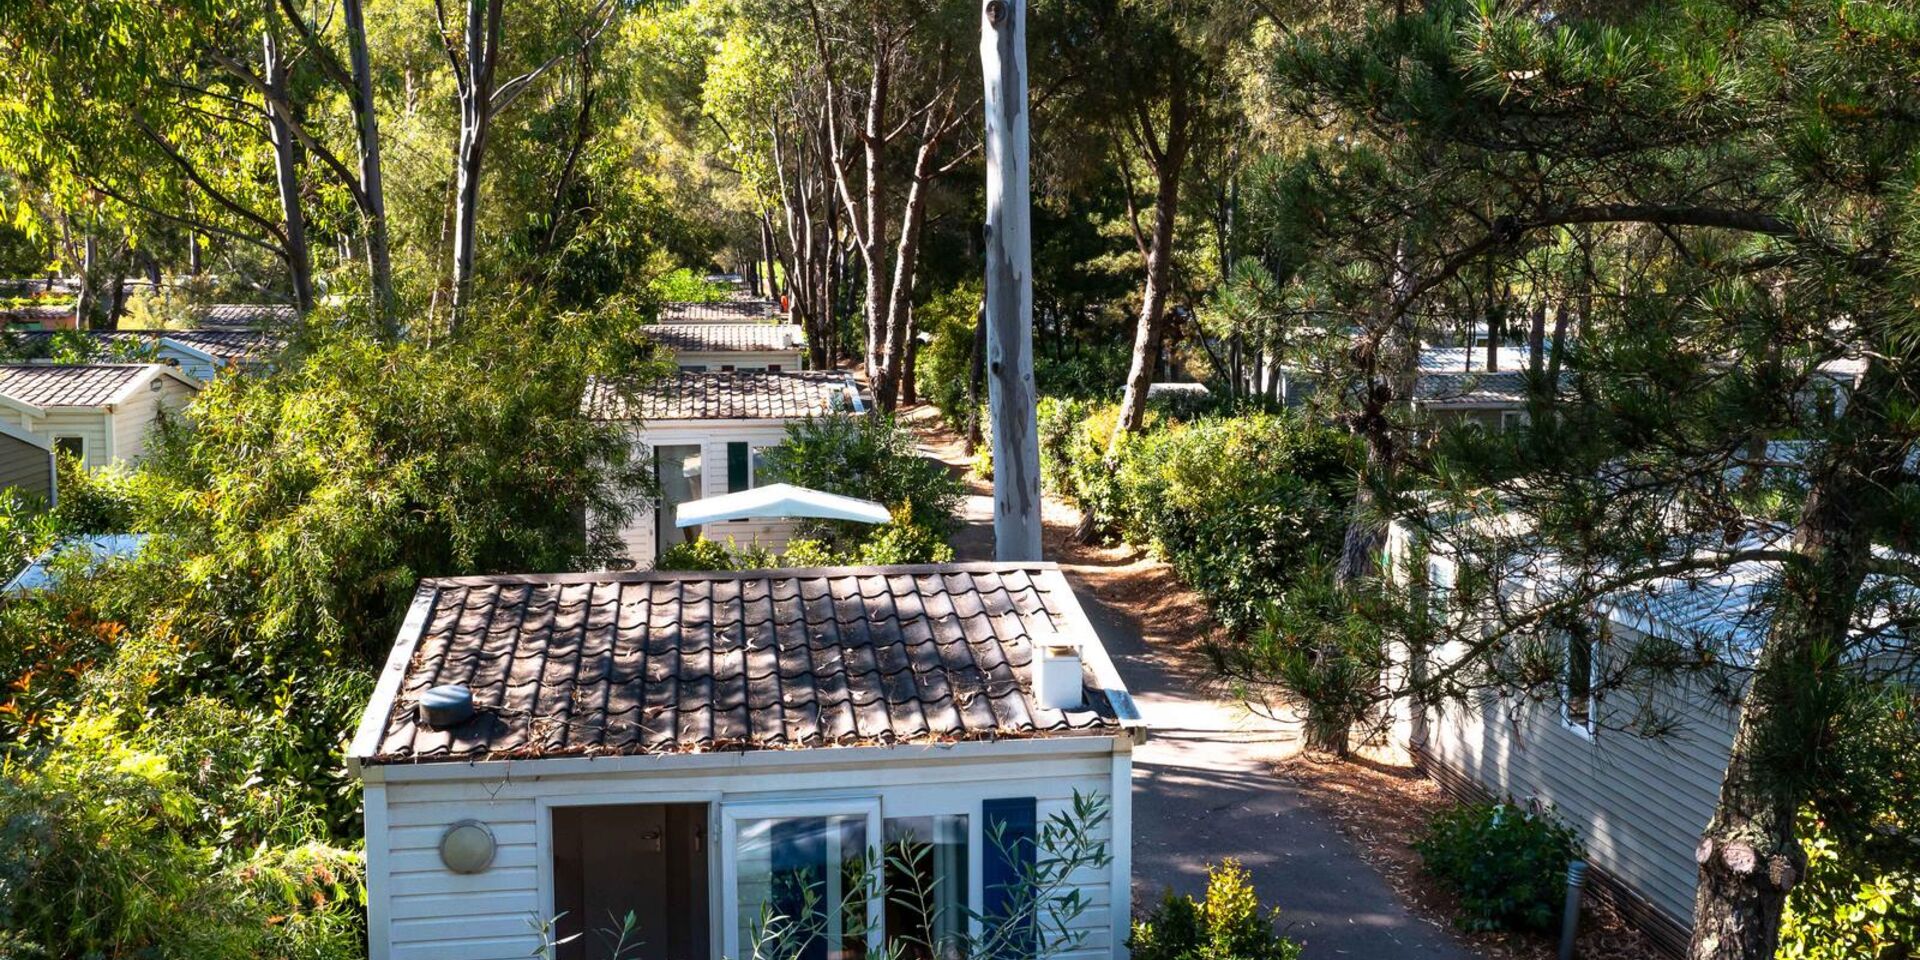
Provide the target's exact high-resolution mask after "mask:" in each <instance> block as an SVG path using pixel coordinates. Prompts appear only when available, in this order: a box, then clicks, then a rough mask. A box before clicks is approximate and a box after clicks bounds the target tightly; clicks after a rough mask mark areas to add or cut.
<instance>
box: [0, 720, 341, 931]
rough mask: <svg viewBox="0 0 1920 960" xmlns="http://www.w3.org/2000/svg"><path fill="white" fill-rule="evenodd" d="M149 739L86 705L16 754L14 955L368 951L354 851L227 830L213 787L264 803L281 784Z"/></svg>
mask: <svg viewBox="0 0 1920 960" xmlns="http://www.w3.org/2000/svg"><path fill="white" fill-rule="evenodd" d="M142 740H144V738H141V737H138V736H131V737H130V736H129V732H128V731H125V730H122V729H121V728H120V727H119V725H118V724H117V723H116V722H115V721H113V720H112V719H110V718H108V717H103V716H90V717H84V718H82V719H80V720H79V721H78V722H76V723H74V724H72V725H70V726H69V727H68V728H67V729H66V731H65V732H64V733H63V735H62V737H61V739H60V741H59V742H58V743H57V744H55V745H54V746H53V747H52V748H50V749H46V750H41V751H37V752H35V753H33V754H31V755H27V756H24V757H16V758H14V759H12V760H10V761H8V762H7V764H6V765H5V768H4V774H5V775H4V777H0V928H4V929H5V930H7V931H8V933H9V939H7V940H0V946H4V947H6V948H7V949H8V951H9V953H8V955H15V956H36V955H44V956H53V957H87V956H101V957H153V958H159V960H170V958H180V960H226V958H232V960H243V958H254V957H265V956H274V957H301V958H315V960H319V958H336V957H337V958H348V957H354V956H357V955H360V953H361V950H362V946H361V943H362V933H361V930H360V917H361V915H362V908H363V903H362V901H361V894H360V892H359V890H360V865H359V856H358V855H357V854H354V853H352V852H350V851H344V850H338V849H335V848H331V847H327V846H323V845H321V844H317V843H299V844H295V845H292V846H278V845H276V844H275V843H273V842H271V839H270V838H267V839H263V838H259V837H257V836H254V835H250V834H248V833H247V832H246V831H245V830H244V829H241V830H234V831H231V834H230V833H229V832H228V831H226V830H223V829H219V828H220V827H222V826H224V824H222V823H221V822H220V820H219V819H218V818H213V819H210V818H209V814H210V813H213V812H215V811H214V808H213V804H212V801H211V799H210V798H209V797H208V796H207V795H206V794H205V793H203V791H208V790H209V789H215V790H222V791H226V793H227V798H228V799H229V800H230V801H237V802H239V803H240V804H241V805H242V806H243V807H246V808H250V809H252V810H255V811H261V812H264V811H265V809H266V808H268V807H270V806H272V805H273V803H274V802H275V797H276V795H275V794H274V793H273V792H272V791H271V790H270V789H268V788H267V787H265V786H263V785H259V784H243V783H241V782H240V781H238V780H236V779H235V777H236V774H237V775H238V776H245V775H246V771H245V770H244V769H242V770H239V771H234V770H229V769H226V768H223V767H220V766H219V765H218V764H217V763H216V762H212V761H210V762H208V763H205V764H201V763H196V762H194V760H195V759H197V758H190V757H179V756H175V755H171V751H168V750H166V749H156V748H155V747H154V746H153V745H151V744H148V743H144V742H142ZM209 778H213V779H216V780H219V781H221V782H220V783H215V784H208V783H207V782H206V781H207V780H208V779H209ZM256 822H259V821H256ZM209 826H213V827H214V828H215V829H208V827H209Z"/></svg>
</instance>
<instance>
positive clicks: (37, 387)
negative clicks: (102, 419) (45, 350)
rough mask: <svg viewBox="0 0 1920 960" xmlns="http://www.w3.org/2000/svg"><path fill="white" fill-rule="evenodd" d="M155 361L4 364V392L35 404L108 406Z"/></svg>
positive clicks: (0, 374)
mask: <svg viewBox="0 0 1920 960" xmlns="http://www.w3.org/2000/svg"><path fill="white" fill-rule="evenodd" d="M167 369H168V368H167V367H166V366H165V365H162V364H153V363H77V364H53V363H8V364H0V396H5V397H7V398H8V399H11V400H16V401H18V402H20V403H24V404H27V405H29V406H34V407H41V408H46V407H104V406H106V405H107V404H109V403H112V402H114V398H116V397H118V396H119V395H120V394H121V392H122V391H124V390H126V389H127V388H128V387H131V386H133V385H134V384H135V383H138V382H139V381H142V380H145V379H146V378H147V377H149V376H151V375H152V374H153V373H154V372H155V371H156V370H160V371H164V370H167Z"/></svg>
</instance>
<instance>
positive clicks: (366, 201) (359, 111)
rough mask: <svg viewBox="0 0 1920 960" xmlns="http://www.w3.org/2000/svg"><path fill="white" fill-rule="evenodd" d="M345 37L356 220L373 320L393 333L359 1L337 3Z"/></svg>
mask: <svg viewBox="0 0 1920 960" xmlns="http://www.w3.org/2000/svg"><path fill="white" fill-rule="evenodd" d="M341 15H342V19H343V22H344V26H345V28H346V34H347V59H348V62H349V64H350V66H351V69H352V70H353V96H352V98H351V99H352V105H353V120H354V134H355V137H356V138H357V140H358V149H359V154H360V197H359V199H360V216H361V219H362V220H363V221H364V226H365V228H366V232H367V278H368V287H369V289H370V290H371V292H372V294H373V311H374V316H375V319H376V320H377V321H378V322H379V323H380V324H381V326H382V328H383V329H384V330H385V331H386V332H387V333H389V334H393V333H395V332H397V330H398V324H397V322H396V319H395V317H394V315H393V311H394V304H393V252H392V249H391V247H390V242H389V240H388V231H387V190H386V182H385V178H384V175H383V174H382V172H381V164H380V117H379V110H378V105H377V104H376V103H375V102H374V99H373V60H372V58H371V57H369V56H368V54H367V19H366V11H365V9H364V4H363V0H341Z"/></svg>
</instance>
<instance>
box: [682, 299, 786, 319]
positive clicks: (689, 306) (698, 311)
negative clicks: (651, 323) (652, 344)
mask: <svg viewBox="0 0 1920 960" xmlns="http://www.w3.org/2000/svg"><path fill="white" fill-rule="evenodd" d="M779 316H780V305H779V304H778V303H775V302H774V301H772V300H754V299H741V300H724V301H721V302H719V303H689V302H685V301H674V302H671V303H663V304H661V305H660V322H661V323H663V324H668V323H752V322H754V321H756V320H758V321H766V320H772V319H775V318H777V317H779Z"/></svg>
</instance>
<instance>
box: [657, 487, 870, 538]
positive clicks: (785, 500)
mask: <svg viewBox="0 0 1920 960" xmlns="http://www.w3.org/2000/svg"><path fill="white" fill-rule="evenodd" d="M788 517H812V518H815V519H820V520H853V521H855V522H858V523H886V522H888V521H889V520H892V519H893V515H892V514H891V513H889V512H888V511H887V508H886V505H885V504H879V503H874V502H873V501H872V500H861V499H859V498H858V497H843V496H841V495H839V494H837V493H827V492H825V491H822V490H809V489H807V488H806V487H796V486H794V485H793V484H790V483H774V484H768V485H767V486H764V487H755V488H753V489H752V490H742V491H740V492H739V493H729V494H724V495H722V496H718V497H705V498H702V499H699V500H693V501H689V502H687V503H683V504H680V505H679V507H678V508H677V510H676V511H675V516H674V525H675V526H680V527H693V526H699V525H701V524H705V523H718V522H720V521H723V520H753V519H771V518H788Z"/></svg>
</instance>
